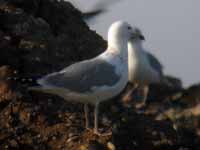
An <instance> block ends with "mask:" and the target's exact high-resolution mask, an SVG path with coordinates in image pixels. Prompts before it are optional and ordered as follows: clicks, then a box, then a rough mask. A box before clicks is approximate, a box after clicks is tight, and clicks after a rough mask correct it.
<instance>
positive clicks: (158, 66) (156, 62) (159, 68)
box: [146, 52, 163, 76]
mask: <svg viewBox="0 0 200 150" xmlns="http://www.w3.org/2000/svg"><path fill="white" fill-rule="evenodd" d="M146 54H147V58H148V59H149V62H150V65H151V67H152V68H153V69H155V70H156V71H157V72H159V74H160V75H161V76H162V75H163V66H162V64H161V63H160V62H159V60H158V59H157V58H156V57H155V56H154V55H152V54H151V53H149V52H146Z"/></svg>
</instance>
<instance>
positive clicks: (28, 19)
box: [0, 0, 200, 150]
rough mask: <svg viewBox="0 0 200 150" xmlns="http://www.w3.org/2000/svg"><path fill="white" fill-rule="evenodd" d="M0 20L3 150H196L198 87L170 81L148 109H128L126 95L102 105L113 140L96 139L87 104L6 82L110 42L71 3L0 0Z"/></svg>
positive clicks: (157, 89)
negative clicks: (88, 121) (123, 99)
mask: <svg viewBox="0 0 200 150" xmlns="http://www.w3.org/2000/svg"><path fill="white" fill-rule="evenodd" d="M0 20H1V21H0V50H1V55H0V149H2V150H4V149H9V150H10V149H30V150H31V149H34V150H36V149H38V150H46V149H61V150H62V149H63V150H65V149H66V150H115V149H116V150H147V149H148V150H186V149H187V150H198V148H199V145H200V141H199V140H200V139H199V134H200V130H199V127H200V124H199V115H200V111H199V108H200V105H199V104H200V85H198V84H197V85H194V86H191V87H190V88H188V89H183V88H182V87H181V82H180V80H178V79H176V78H172V77H168V79H169V81H170V82H171V83H172V84H171V86H166V85H152V86H151V88H150V94H149V97H148V104H147V106H146V107H145V108H143V110H142V111H141V110H139V109H135V108H134V107H128V108H127V107H126V106H124V105H123V103H122V102H121V96H118V97H117V98H115V99H113V100H110V101H108V102H106V103H102V104H101V107H100V112H103V113H101V115H100V118H101V121H100V122H101V125H100V127H101V128H102V129H103V131H104V132H106V131H110V130H111V131H112V135H111V136H97V135H94V134H93V133H92V132H91V131H87V130H85V129H84V116H83V107H82V104H77V103H71V102H67V101H64V100H63V99H61V98H59V97H57V96H54V95H48V94H42V93H31V92H29V91H27V87H28V84H21V83H19V82H15V81H12V80H7V79H8V78H9V77H24V76H25V77H32V76H40V75H44V74H46V73H51V72H53V71H57V70H59V69H61V68H63V67H66V66H68V65H70V64H72V63H74V62H77V61H80V60H83V59H88V58H91V57H94V56H96V55H98V54H99V53H101V52H102V51H103V50H104V49H105V47H106V41H104V40H103V39H102V38H101V37H100V36H99V35H97V34H96V33H95V32H94V31H91V30H90V29H89V27H88V26H87V25H86V24H85V23H84V21H83V20H82V15H81V13H80V12H79V11H78V10H76V9H75V8H74V7H73V6H72V5H71V4H70V3H67V2H57V1H56V0H29V1H27V0H12V1H11V0H6V1H3V0H0ZM127 90H128V88H127ZM125 91H126V90H125ZM125 91H124V92H125ZM124 92H123V93H122V95H123V94H124ZM133 99H134V98H133ZM90 109H91V111H93V107H91V108H90ZM91 114H92V113H91ZM90 117H91V120H92V117H93V116H92V115H91V116H90Z"/></svg>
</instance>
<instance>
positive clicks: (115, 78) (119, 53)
mask: <svg viewBox="0 0 200 150" xmlns="http://www.w3.org/2000/svg"><path fill="white" fill-rule="evenodd" d="M132 36H133V30H132V27H131V26H130V25H129V24H128V23H126V22H123V21H117V22H115V23H113V24H112V25H111V27H110V28H109V31H108V48H107V50H106V51H105V52H103V53H102V54H100V55H99V56H97V57H95V58H93V59H89V60H85V61H81V62H78V63H75V64H72V65H70V66H69V67H67V68H64V69H63V70H61V71H59V72H55V73H51V74H48V75H46V76H44V77H43V78H41V79H39V80H38V81H37V82H38V84H39V85H40V86H39V87H33V88H31V89H32V90H38V91H42V92H46V93H52V94H56V95H58V96H61V97H63V98H64V99H65V100H69V101H77V102H81V103H84V104H85V106H84V110H85V118H86V128H88V126H89V119H88V104H92V105H94V106H95V110H94V133H95V134H98V133H99V132H98V113H99V103H100V102H102V101H105V100H108V99H110V98H112V97H114V96H116V95H118V94H119V93H120V92H121V91H122V90H123V89H124V87H125V86H126V84H127V82H128V45H127V43H128V40H129V39H130V38H131V37H132Z"/></svg>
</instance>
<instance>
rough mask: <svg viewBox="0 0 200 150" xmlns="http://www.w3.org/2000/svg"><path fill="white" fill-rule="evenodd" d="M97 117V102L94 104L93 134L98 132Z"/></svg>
mask: <svg viewBox="0 0 200 150" xmlns="http://www.w3.org/2000/svg"><path fill="white" fill-rule="evenodd" d="M98 115H99V102H97V103H96V105H95V108H94V133H95V134H99V132H98V122H99V121H98Z"/></svg>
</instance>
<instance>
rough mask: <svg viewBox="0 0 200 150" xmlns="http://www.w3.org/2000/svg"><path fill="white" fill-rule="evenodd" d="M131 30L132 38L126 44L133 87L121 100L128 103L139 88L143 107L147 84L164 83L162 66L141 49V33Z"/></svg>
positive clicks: (130, 80)
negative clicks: (132, 32)
mask: <svg viewBox="0 0 200 150" xmlns="http://www.w3.org/2000/svg"><path fill="white" fill-rule="evenodd" d="M133 30H134V36H133V37H132V38H131V40H129V42H128V68H129V82H130V83H132V84H133V85H134V86H133V88H132V89H131V90H130V91H129V92H128V93H127V94H126V95H125V97H124V98H123V100H124V101H130V98H131V95H132V93H133V91H134V90H135V89H136V88H137V87H140V88H141V89H142V92H143V101H142V102H143V103H142V106H143V105H145V103H146V99H147V95H148V91H149V87H148V86H149V84H152V83H155V84H156V83H160V82H161V81H162V80H163V81H164V78H163V66H162V64H161V63H160V62H159V60H158V59H157V58H156V57H155V56H153V55H152V54H151V53H149V52H147V51H145V49H144V48H143V45H142V42H143V40H145V38H144V36H143V35H142V33H141V31H140V30H139V29H138V28H137V27H134V28H133Z"/></svg>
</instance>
